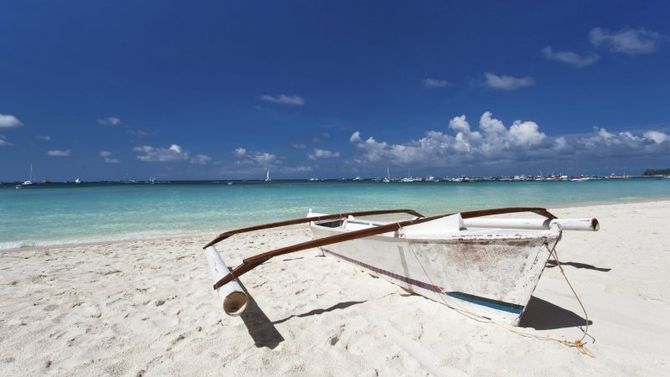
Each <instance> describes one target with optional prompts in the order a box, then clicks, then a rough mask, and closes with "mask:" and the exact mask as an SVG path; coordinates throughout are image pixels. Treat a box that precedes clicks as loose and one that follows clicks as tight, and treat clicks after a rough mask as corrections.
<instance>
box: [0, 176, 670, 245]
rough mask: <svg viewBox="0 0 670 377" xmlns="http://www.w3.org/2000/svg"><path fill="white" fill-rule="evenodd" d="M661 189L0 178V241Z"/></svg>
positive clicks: (651, 194) (608, 196) (644, 195)
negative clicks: (23, 183) (26, 181)
mask: <svg viewBox="0 0 670 377" xmlns="http://www.w3.org/2000/svg"><path fill="white" fill-rule="evenodd" d="M657 198H670V179H629V180H594V181H586V182H470V183H454V182H439V183H428V182H423V183H390V184H384V183H380V182H368V181H363V182H351V181H349V182H340V181H325V182H323V181H322V182H307V181H273V182H270V183H265V182H234V183H233V184H232V185H229V184H227V182H178V183H162V184H153V185H151V184H119V183H116V184H102V183H101V184H85V183H84V184H80V185H73V184H72V185H65V184H62V185H59V184H54V185H40V186H33V187H29V188H24V189H20V190H17V189H15V188H14V185H8V184H5V185H0V249H8V248H14V247H22V246H33V245H42V244H54V243H67V242H80V241H98V240H113V239H124V238H135V237H154V236H158V235H162V234H166V233H177V234H179V233H188V232H194V231H195V232H211V233H212V234H213V235H214V234H216V233H219V232H221V231H224V230H226V229H229V228H231V227H234V226H240V225H246V224H254V223H262V222H267V221H274V220H279V219H285V218H294V217H302V216H305V214H306V213H307V210H308V209H309V208H312V209H314V210H315V211H317V212H343V211H351V210H366V209H380V208H413V209H417V210H419V211H421V212H423V213H424V214H430V213H437V212H449V211H458V210H466V209H475V208H489V207H504V206H517V205H530V206H541V207H557V206H569V205H584V204H592V203H616V202H626V201H635V200H649V199H657Z"/></svg>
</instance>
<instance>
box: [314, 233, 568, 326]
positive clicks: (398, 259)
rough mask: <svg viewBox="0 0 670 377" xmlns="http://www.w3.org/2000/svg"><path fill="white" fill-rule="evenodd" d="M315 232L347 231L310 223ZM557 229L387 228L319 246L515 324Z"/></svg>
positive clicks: (439, 298) (434, 296) (429, 294)
mask: <svg viewBox="0 0 670 377" xmlns="http://www.w3.org/2000/svg"><path fill="white" fill-rule="evenodd" d="M310 228H311V230H312V232H313V234H314V237H315V238H322V237H327V236H332V235H335V234H341V233H343V232H347V231H348V229H345V228H343V227H342V226H340V227H334V228H331V227H326V226H320V225H318V224H315V223H310ZM559 237H560V230H559V229H557V228H552V229H551V230H546V231H533V232H529V231H509V230H502V229H498V230H496V229H489V230H476V231H475V230H472V231H470V230H463V231H457V232H452V233H451V234H448V235H445V236H441V237H439V238H435V237H433V238H430V237H429V238H426V237H419V238H409V237H408V238H405V237H404V236H403V234H402V232H400V233H399V232H396V233H393V234H392V233H387V234H384V235H380V236H372V237H367V238H362V239H356V240H352V241H346V242H342V243H336V244H332V245H328V246H325V247H322V248H321V250H322V251H323V252H324V253H325V254H329V255H333V256H336V257H338V258H341V259H343V260H346V261H348V262H351V263H353V264H355V265H357V266H359V267H363V268H364V269H366V270H367V272H369V273H371V274H373V275H376V276H379V277H382V278H384V279H386V280H388V281H390V282H391V283H394V284H396V285H399V286H401V287H402V288H404V289H406V290H408V291H411V292H414V293H416V294H419V295H422V296H425V297H426V298H429V299H431V300H434V301H436V302H439V303H442V304H445V305H447V306H449V307H452V308H454V309H456V310H461V311H464V312H468V313H472V314H476V315H478V316H482V317H486V318H489V319H492V320H495V321H498V322H502V323H507V324H511V325H517V324H518V322H519V319H520V317H521V315H522V314H523V312H524V310H525V308H526V306H527V304H528V301H529V300H530V297H531V295H532V293H533V291H534V290H535V287H536V286H537V283H538V281H539V279H540V276H541V274H542V271H543V270H544V267H545V264H546V262H547V260H548V258H549V256H550V253H549V250H548V249H547V247H546V245H547V244H548V245H550V246H551V245H553V243H554V242H556V240H557V239H559Z"/></svg>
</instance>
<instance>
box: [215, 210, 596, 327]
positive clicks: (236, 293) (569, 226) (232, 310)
mask: <svg viewBox="0 0 670 377" xmlns="http://www.w3.org/2000/svg"><path fill="white" fill-rule="evenodd" d="M520 212H531V213H535V214H538V215H540V216H542V217H543V219H542V218H541V219H508V218H486V219H484V218H482V217H486V216H491V215H502V214H510V213H520ZM400 213H404V214H408V215H411V216H414V218H412V219H409V220H403V221H396V222H389V223H373V222H369V223H366V226H363V227H362V228H358V229H357V228H351V230H350V229H349V228H348V229H344V228H345V226H344V225H342V224H345V223H346V221H351V222H352V224H353V223H355V222H356V221H359V220H355V219H356V218H358V217H364V216H376V215H388V214H400ZM455 216H457V217H458V221H459V223H458V226H457V227H456V229H455V231H456V232H458V231H459V230H461V229H466V228H490V227H493V228H501V229H502V228H514V229H533V230H548V229H554V230H555V229H558V232H559V233H558V234H559V235H558V238H556V239H559V238H560V231H561V230H562V229H565V230H592V231H595V230H598V228H599V225H598V221H597V220H596V219H558V218H557V217H556V216H555V215H553V214H552V213H550V212H549V211H547V210H546V209H545V208H538V207H508V208H496V209H485V210H476V211H465V212H460V213H449V214H440V215H434V216H427V217H426V216H424V215H422V214H421V213H419V212H417V211H414V210H411V209H391V210H375V211H356V212H344V213H338V214H330V215H321V214H311V213H310V214H308V217H305V218H299V219H292V220H286V221H280V222H273V223H268V224H262V225H256V226H251V227H245V228H240V229H235V230H231V231H227V232H224V233H221V234H220V235H219V236H218V237H216V238H215V239H214V240H212V241H211V242H209V243H208V244H207V245H205V246H204V249H205V250H206V255H207V259H208V261H209V264H210V271H211V274H212V279H213V282H214V284H213V288H214V289H215V290H217V291H218V293H219V296H220V297H221V299H222V301H223V308H224V311H225V312H226V313H227V314H230V315H239V314H241V313H242V312H243V311H244V309H245V308H246V303H247V300H248V298H247V296H246V292H245V291H244V290H243V289H242V288H241V286H240V285H239V283H238V282H237V279H238V278H239V277H240V276H242V275H243V274H245V273H247V272H249V271H251V270H252V269H254V268H255V267H257V266H259V265H261V264H263V263H264V262H266V261H268V260H269V259H271V258H273V257H276V256H280V255H285V254H289V253H294V252H297V251H302V250H306V249H311V248H316V247H320V248H322V250H324V251H328V252H331V250H326V249H324V248H323V247H324V246H329V245H335V244H340V243H342V242H345V241H354V240H362V239H368V240H371V239H373V238H374V237H375V236H381V235H384V234H387V233H388V234H391V233H393V234H394V236H393V237H394V238H400V237H401V236H400V235H399V233H398V231H400V230H401V229H403V228H405V227H412V226H415V225H419V224H425V223H429V224H428V225H422V226H421V227H426V226H428V227H429V228H430V229H433V230H435V229H442V228H440V227H444V226H445V225H444V224H446V223H444V224H443V223H440V222H444V221H450V220H449V219H452V218H454V217H455ZM440 219H442V220H440ZM436 220H437V221H436ZM430 222H434V223H430ZM304 223H310V227H312V228H313V231H314V233H315V235H316V233H317V232H316V229H315V228H323V229H321V230H319V232H320V233H319V234H322V233H323V231H324V230H325V231H326V233H323V234H332V235H328V236H326V237H321V238H316V239H314V240H311V241H307V242H301V243H298V244H294V245H290V246H286V247H281V248H278V249H274V250H270V251H267V252H263V253H260V254H257V255H254V256H251V257H247V258H245V259H244V260H243V262H242V264H240V265H238V266H237V267H235V268H234V269H232V270H230V269H228V267H226V265H225V264H224V263H223V261H222V260H221V258H220V254H219V253H218V251H217V250H216V248H215V245H216V244H217V243H219V242H221V241H223V240H225V239H227V238H229V237H231V236H233V235H236V234H240V233H247V232H253V231H259V230H265V229H271V228H278V227H284V226H289V225H296V224H304ZM327 224H335V225H336V226H341V229H340V228H338V231H337V232H331V230H332V229H330V228H331V226H330V225H327ZM338 224H339V225H338ZM432 224H435V226H437V227H435V226H432ZM324 225H325V226H324ZM418 228H420V227H414V228H412V229H418ZM408 229H410V228H408ZM345 230H346V231H345ZM328 232H330V233H328ZM451 232H452V234H453V233H454V231H453V230H452V231H451ZM389 237H390V236H389ZM438 241H439V242H442V241H444V240H439V239H438V240H436V242H438ZM358 242H363V241H358ZM420 242H423V243H426V240H420ZM333 247H335V246H333ZM333 247H331V248H333ZM338 247H340V248H341V246H338ZM338 250H339V249H338ZM331 253H332V254H335V255H337V256H340V257H343V256H342V255H339V254H337V253H335V252H331ZM343 258H344V259H350V258H347V257H346V256H344V257H343ZM547 258H548V256H547ZM545 262H546V260H545ZM354 263H358V264H359V265H364V264H362V263H360V262H356V261H354ZM364 266H366V265H364ZM373 268H374V267H373ZM542 268H543V266H542ZM537 278H538V279H539V274H538V276H537ZM407 279H409V277H405V280H407ZM409 280H412V279H409ZM438 288H439V287H438ZM533 289H534V286H533ZM447 294H448V293H447Z"/></svg>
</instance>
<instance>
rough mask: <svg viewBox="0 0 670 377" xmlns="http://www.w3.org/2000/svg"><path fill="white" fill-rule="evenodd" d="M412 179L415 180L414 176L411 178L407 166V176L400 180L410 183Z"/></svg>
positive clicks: (410, 171) (410, 172)
mask: <svg viewBox="0 0 670 377" xmlns="http://www.w3.org/2000/svg"><path fill="white" fill-rule="evenodd" d="M414 181H416V180H415V179H414V178H412V170H411V169H409V168H408V169H407V177H406V178H403V179H401V180H400V182H404V183H412V182H414Z"/></svg>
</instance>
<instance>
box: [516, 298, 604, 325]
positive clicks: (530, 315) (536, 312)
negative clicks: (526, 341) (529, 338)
mask: <svg viewBox="0 0 670 377" xmlns="http://www.w3.org/2000/svg"><path fill="white" fill-rule="evenodd" d="M585 324H586V319H584V318H583V317H581V316H579V315H577V314H576V313H575V312H571V311H570V310H566V309H563V308H561V307H560V306H557V305H554V304H552V303H550V302H548V301H544V300H543V299H541V298H537V297H535V296H531V297H530V301H528V306H526V310H525V312H524V313H523V316H522V317H521V322H520V323H519V327H532V328H534V329H535V330H552V329H560V328H565V327H580V326H584V325H585ZM592 324H593V322H592V321H590V320H589V325H592Z"/></svg>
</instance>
